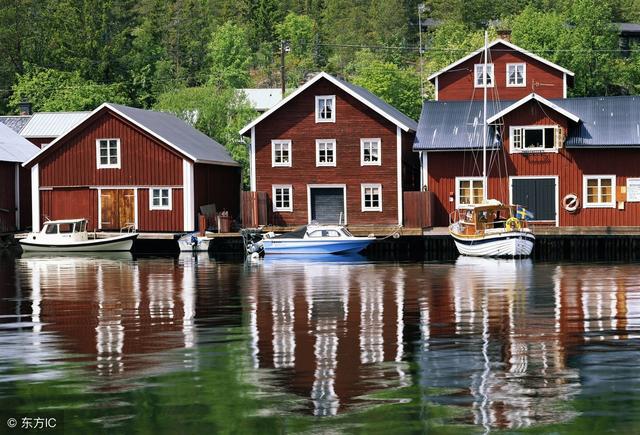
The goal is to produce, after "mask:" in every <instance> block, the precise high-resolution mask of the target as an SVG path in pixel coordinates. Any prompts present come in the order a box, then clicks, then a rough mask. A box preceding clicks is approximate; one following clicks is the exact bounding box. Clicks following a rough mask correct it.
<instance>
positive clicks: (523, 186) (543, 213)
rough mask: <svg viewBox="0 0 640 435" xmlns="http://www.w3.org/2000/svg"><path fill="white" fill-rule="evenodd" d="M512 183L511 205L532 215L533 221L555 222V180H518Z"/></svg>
mask: <svg viewBox="0 0 640 435" xmlns="http://www.w3.org/2000/svg"><path fill="white" fill-rule="evenodd" d="M511 181H512V183H513V184H512V189H513V190H512V192H513V203H514V204H518V205H521V206H523V207H524V208H526V209H527V210H529V211H531V212H532V213H533V220H536V221H555V220H556V180H555V179H554V178H524V179H522V178H518V179H513V180H511Z"/></svg>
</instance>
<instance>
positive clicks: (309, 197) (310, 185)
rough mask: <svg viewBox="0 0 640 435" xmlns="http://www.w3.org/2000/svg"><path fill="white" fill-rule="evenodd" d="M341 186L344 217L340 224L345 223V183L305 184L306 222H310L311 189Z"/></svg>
mask: <svg viewBox="0 0 640 435" xmlns="http://www.w3.org/2000/svg"><path fill="white" fill-rule="evenodd" d="M335 188H342V191H343V194H342V199H343V206H342V208H343V209H344V219H343V222H342V225H347V222H348V221H347V185H346V184H307V222H309V223H311V221H312V219H311V189H335Z"/></svg>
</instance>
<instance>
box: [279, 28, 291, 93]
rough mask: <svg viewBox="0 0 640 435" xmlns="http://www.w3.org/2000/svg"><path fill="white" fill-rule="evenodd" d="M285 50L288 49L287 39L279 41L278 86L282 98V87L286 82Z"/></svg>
mask: <svg viewBox="0 0 640 435" xmlns="http://www.w3.org/2000/svg"><path fill="white" fill-rule="evenodd" d="M287 51H289V41H285V40H282V41H280V88H281V90H282V98H284V88H285V82H286V77H285V70H284V54H285V52H287Z"/></svg>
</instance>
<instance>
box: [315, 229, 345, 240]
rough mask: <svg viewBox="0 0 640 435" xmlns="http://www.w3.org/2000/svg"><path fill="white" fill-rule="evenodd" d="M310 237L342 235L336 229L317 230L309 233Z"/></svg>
mask: <svg viewBox="0 0 640 435" xmlns="http://www.w3.org/2000/svg"><path fill="white" fill-rule="evenodd" d="M309 237H314V238H315V237H340V233H338V232H337V231H336V230H315V231H311V232H310V233H309Z"/></svg>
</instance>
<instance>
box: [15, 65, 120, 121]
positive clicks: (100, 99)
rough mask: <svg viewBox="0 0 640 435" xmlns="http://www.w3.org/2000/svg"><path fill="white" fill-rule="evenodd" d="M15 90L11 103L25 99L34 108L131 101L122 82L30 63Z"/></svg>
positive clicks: (71, 107)
mask: <svg viewBox="0 0 640 435" xmlns="http://www.w3.org/2000/svg"><path fill="white" fill-rule="evenodd" d="M12 90H13V95H12V97H11V99H10V101H9V103H10V104H11V105H13V106H15V105H17V104H18V103H19V102H20V101H22V100H23V99H26V100H28V101H29V102H30V103H31V104H32V105H33V109H34V110H35V111H51V112H55V111H74V110H93V109H95V108H96V107H97V106H99V105H100V104H102V103H104V102H112V103H120V104H129V99H128V96H127V94H126V91H125V89H124V88H123V86H122V85H120V84H117V83H116V84H109V85H105V84H98V83H95V82H93V81H91V80H86V79H83V78H82V77H80V73H79V72H77V71H76V72H72V73H70V72H64V71H58V70H54V69H45V68H36V67H31V66H30V65H29V64H26V65H25V73H24V74H21V75H19V76H18V81H17V83H16V84H15V85H14V86H13V88H12Z"/></svg>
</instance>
